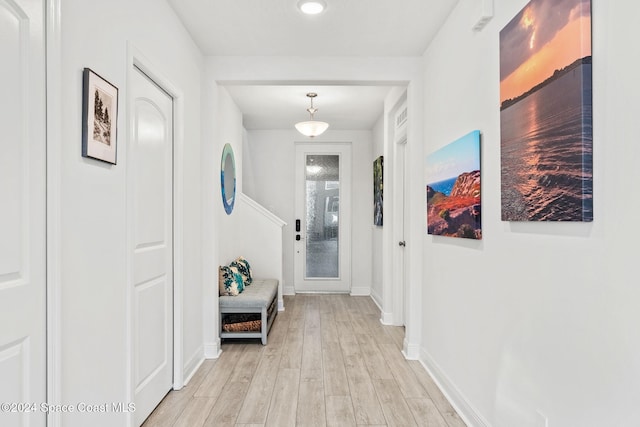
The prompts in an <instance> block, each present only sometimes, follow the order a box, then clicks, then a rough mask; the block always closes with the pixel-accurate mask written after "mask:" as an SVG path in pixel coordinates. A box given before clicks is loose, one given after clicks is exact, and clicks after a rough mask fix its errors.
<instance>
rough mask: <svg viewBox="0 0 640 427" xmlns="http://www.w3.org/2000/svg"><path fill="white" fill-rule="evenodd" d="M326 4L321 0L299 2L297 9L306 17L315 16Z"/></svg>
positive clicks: (302, 0)
mask: <svg viewBox="0 0 640 427" xmlns="http://www.w3.org/2000/svg"><path fill="white" fill-rule="evenodd" d="M325 7H327V4H326V3H325V2H324V1H323V0H300V1H299V2H298V8H299V9H300V10H301V11H302V13H305V14H307V15H317V14H319V13H322V11H324V9H325Z"/></svg>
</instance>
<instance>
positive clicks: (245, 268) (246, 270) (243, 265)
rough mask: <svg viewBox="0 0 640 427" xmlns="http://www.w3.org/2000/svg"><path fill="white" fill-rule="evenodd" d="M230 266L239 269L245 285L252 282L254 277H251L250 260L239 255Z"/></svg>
mask: <svg viewBox="0 0 640 427" xmlns="http://www.w3.org/2000/svg"><path fill="white" fill-rule="evenodd" d="M229 266H230V267H235V268H237V269H238V272H239V273H240V274H241V275H242V281H243V283H244V284H245V286H248V285H250V284H251V282H252V281H253V278H252V277H251V266H250V265H249V261H247V260H246V259H244V258H243V257H238V258H236V260H235V261H233V262H232V263H231V264H229Z"/></svg>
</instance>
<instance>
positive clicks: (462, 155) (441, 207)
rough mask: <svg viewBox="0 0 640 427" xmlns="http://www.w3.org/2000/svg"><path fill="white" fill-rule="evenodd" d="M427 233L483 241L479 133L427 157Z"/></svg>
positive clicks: (471, 134)
mask: <svg viewBox="0 0 640 427" xmlns="http://www.w3.org/2000/svg"><path fill="white" fill-rule="evenodd" d="M425 175H426V177H427V232H428V233H429V234H435V235H440V236H449V237H461V238H466V239H481V238H482V224H481V218H480V217H481V215H480V214H481V203H480V131H478V130H474V131H473V132H471V133H469V134H467V135H465V136H463V137H462V138H460V139H458V140H456V141H454V142H452V143H451V144H449V145H446V146H445V147H443V148H441V149H439V150H438V151H435V152H433V153H431V154H429V155H428V156H427V165H426V173H425Z"/></svg>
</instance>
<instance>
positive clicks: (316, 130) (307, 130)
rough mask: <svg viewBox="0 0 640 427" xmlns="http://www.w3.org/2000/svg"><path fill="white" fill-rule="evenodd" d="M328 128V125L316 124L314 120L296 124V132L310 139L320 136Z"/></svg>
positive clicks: (323, 123)
mask: <svg viewBox="0 0 640 427" xmlns="http://www.w3.org/2000/svg"><path fill="white" fill-rule="evenodd" d="M328 128H329V123H325V122H318V121H315V120H310V121H307V122H300V123H296V129H298V132H300V133H301V134H303V135H305V136H308V137H311V138H313V137H314V136H318V135H320V134H322V133H323V132H324V131H325V130H327V129H328Z"/></svg>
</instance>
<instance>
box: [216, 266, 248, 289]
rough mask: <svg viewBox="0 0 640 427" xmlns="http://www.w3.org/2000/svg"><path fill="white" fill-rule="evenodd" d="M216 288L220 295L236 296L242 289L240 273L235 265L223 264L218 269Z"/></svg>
mask: <svg viewBox="0 0 640 427" xmlns="http://www.w3.org/2000/svg"><path fill="white" fill-rule="evenodd" d="M218 288H219V292H220V295H230V296H237V295H238V294H239V293H240V292H242V291H243V290H244V284H243V283H242V275H241V274H240V273H239V272H238V269H237V268H235V267H229V266H227V265H223V266H221V267H220V268H219V269H218Z"/></svg>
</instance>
